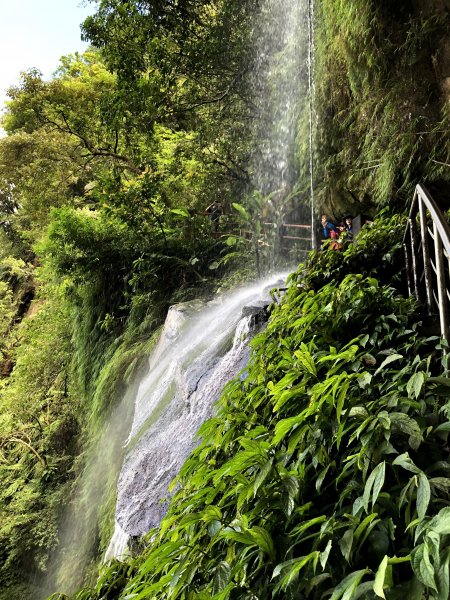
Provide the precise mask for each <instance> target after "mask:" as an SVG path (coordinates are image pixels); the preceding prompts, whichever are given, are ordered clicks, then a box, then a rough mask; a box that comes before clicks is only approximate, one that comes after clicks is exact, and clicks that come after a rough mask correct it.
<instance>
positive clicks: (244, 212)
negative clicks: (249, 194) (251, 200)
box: [232, 202, 250, 221]
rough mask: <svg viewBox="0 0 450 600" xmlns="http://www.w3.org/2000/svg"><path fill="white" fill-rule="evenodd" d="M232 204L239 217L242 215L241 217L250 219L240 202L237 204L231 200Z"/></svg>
mask: <svg viewBox="0 0 450 600" xmlns="http://www.w3.org/2000/svg"><path fill="white" fill-rule="evenodd" d="M232 206H233V208H234V210H236V211H237V212H238V213H239V214H240V215H241V217H243V219H244V220H245V221H249V220H250V216H249V214H248V212H247V211H246V210H245V208H244V207H243V206H242V204H238V203H237V202H233V203H232Z"/></svg>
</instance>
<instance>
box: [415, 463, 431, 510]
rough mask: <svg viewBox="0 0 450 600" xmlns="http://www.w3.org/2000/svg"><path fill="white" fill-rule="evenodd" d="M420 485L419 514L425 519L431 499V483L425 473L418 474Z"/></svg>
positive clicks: (418, 492) (418, 495) (418, 497)
mask: <svg viewBox="0 0 450 600" xmlns="http://www.w3.org/2000/svg"><path fill="white" fill-rule="evenodd" d="M418 481H419V485H418V488H417V514H418V515H419V518H420V519H423V518H424V516H425V513H426V512H427V508H428V504H429V503H430V498H431V489H430V483H429V481H428V478H427V476H426V475H425V473H419V474H418Z"/></svg>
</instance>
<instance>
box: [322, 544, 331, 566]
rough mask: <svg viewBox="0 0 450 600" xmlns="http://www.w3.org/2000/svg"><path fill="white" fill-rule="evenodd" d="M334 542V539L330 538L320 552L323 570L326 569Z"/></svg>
mask: <svg viewBox="0 0 450 600" xmlns="http://www.w3.org/2000/svg"><path fill="white" fill-rule="evenodd" d="M332 544H333V541H332V540H328V544H327V546H326V548H325V550H324V551H323V552H321V553H320V565H321V567H322V569H323V570H325V567H326V564H327V560H328V557H329V556H330V552H331V546H332Z"/></svg>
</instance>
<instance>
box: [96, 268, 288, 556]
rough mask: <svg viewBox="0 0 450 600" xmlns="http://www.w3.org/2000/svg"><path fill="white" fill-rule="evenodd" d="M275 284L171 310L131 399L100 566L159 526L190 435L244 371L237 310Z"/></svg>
mask: <svg viewBox="0 0 450 600" xmlns="http://www.w3.org/2000/svg"><path fill="white" fill-rule="evenodd" d="M275 280H279V276H278V277H276V278H272V281H270V280H265V281H263V282H260V283H259V284H257V285H252V286H249V287H245V288H241V289H239V290H237V291H234V292H232V293H229V294H227V295H225V296H223V297H221V298H218V299H217V300H215V301H213V302H211V303H208V304H207V305H206V306H204V307H203V308H200V306H199V304H198V303H194V304H189V303H188V304H183V305H176V306H174V307H172V308H171V309H170V311H169V314H168V316H167V319H166V323H165V326H164V329H163V332H162V334H161V338H160V341H159V343H158V345H157V346H156V348H155V350H154V351H153V353H152V355H151V356H150V359H149V371H148V374H147V376H146V377H144V379H143V380H142V381H141V383H140V385H139V389H138V392H137V395H136V400H135V409H134V417H133V423H132V426H131V431H130V435H129V437H128V442H127V455H126V457H125V460H124V463H123V466H122V470H121V473H120V476H119V480H118V485H117V505H116V529H115V532H114V535H113V537H112V539H111V543H110V545H109V547H108V550H107V552H106V556H105V559H106V560H109V559H111V558H112V557H117V558H121V557H124V556H126V554H127V543H128V540H129V538H130V537H135V536H137V537H139V536H141V535H142V534H144V533H146V532H147V531H149V530H150V529H151V528H152V527H154V526H156V525H157V524H158V523H159V522H160V520H161V518H162V517H163V515H164V513H165V512H166V510H167V502H168V497H169V492H168V487H169V484H170V482H171V481H172V480H173V478H174V477H175V476H176V474H177V473H178V472H179V470H180V468H181V466H182V465H183V463H184V461H185V460H186V458H187V457H188V455H189V453H190V452H191V451H192V449H193V448H194V447H195V446H196V444H197V443H198V439H197V438H196V432H197V430H198V429H199V427H200V425H201V424H202V423H203V422H204V421H205V420H206V419H207V418H208V417H210V416H211V415H212V413H213V405H214V403H215V401H216V400H217V399H218V397H219V395H220V392H221V390H222V388H223V387H224V385H225V384H226V383H227V382H228V381H230V380H231V379H232V378H233V377H234V376H236V375H237V373H238V372H239V371H240V370H241V369H243V368H244V367H245V365H246V362H247V359H248V340H249V337H250V335H251V319H252V317H251V316H245V317H242V316H241V313H242V309H243V307H244V306H246V305H249V304H250V305H252V304H254V303H255V301H257V300H261V299H262V298H263V297H264V296H265V297H266V299H267V302H268V301H269V296H268V291H267V287H268V286H270V285H271V284H273V283H274V282H275ZM264 290H265V291H264Z"/></svg>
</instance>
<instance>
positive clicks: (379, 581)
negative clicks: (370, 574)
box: [373, 555, 388, 600]
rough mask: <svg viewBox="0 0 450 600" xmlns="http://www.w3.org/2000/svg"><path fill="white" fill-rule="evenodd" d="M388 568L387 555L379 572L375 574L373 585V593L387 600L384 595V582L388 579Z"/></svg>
mask: <svg viewBox="0 0 450 600" xmlns="http://www.w3.org/2000/svg"><path fill="white" fill-rule="evenodd" d="M387 566H388V556H387V555H386V556H385V557H384V558H383V560H382V561H381V563H380V566H379V567H378V570H377V572H376V574H375V582H374V584H373V591H374V592H375V594H376V595H377V596H380V598H384V599H385V600H386V596H385V594H384V589H383V587H384V580H385V577H386V568H387Z"/></svg>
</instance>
